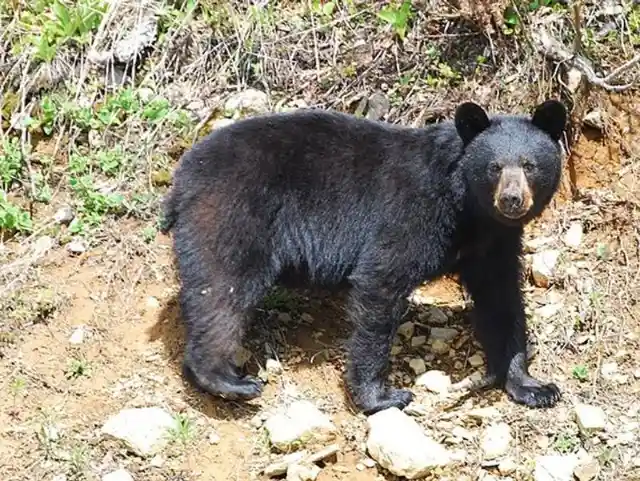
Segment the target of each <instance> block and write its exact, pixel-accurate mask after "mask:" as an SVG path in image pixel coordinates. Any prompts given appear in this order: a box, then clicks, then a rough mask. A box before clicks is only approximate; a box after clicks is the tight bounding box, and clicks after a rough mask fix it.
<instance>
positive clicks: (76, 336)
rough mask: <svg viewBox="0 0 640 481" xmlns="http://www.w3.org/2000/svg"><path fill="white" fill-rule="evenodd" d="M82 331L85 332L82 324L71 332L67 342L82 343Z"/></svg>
mask: <svg viewBox="0 0 640 481" xmlns="http://www.w3.org/2000/svg"><path fill="white" fill-rule="evenodd" d="M84 333H85V328H84V326H78V327H76V328H75V329H74V330H73V332H72V333H71V336H70V337H69V343H70V344H82V342H83V341H84Z"/></svg>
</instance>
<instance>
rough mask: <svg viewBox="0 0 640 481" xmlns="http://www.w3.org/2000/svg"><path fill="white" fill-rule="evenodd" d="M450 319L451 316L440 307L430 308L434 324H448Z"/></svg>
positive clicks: (430, 319)
mask: <svg viewBox="0 0 640 481" xmlns="http://www.w3.org/2000/svg"><path fill="white" fill-rule="evenodd" d="M448 321H449V318H448V317H447V315H446V314H445V313H444V312H443V311H442V309H440V308H439V307H432V308H431V309H430V310H429V322H431V323H433V324H446V323H447V322H448Z"/></svg>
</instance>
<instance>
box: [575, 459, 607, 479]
mask: <svg viewBox="0 0 640 481" xmlns="http://www.w3.org/2000/svg"><path fill="white" fill-rule="evenodd" d="M598 474H600V463H598V460H597V459H595V458H593V457H592V456H587V457H586V458H585V459H581V460H580V464H578V466H576V468H575V469H574V471H573V475H574V476H575V477H576V478H577V479H578V481H592V480H594V479H596V478H597V477H598Z"/></svg>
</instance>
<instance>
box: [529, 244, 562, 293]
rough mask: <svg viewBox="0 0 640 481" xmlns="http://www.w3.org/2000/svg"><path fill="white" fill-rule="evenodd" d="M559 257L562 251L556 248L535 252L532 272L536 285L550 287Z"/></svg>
mask: <svg viewBox="0 0 640 481" xmlns="http://www.w3.org/2000/svg"><path fill="white" fill-rule="evenodd" d="M559 258H560V251H558V250H555V249H550V250H545V251H542V252H537V253H535V254H533V259H532V264H531V274H532V276H533V282H534V284H535V285H536V286H538V287H545V288H546V287H549V285H550V284H551V282H552V280H553V277H554V274H555V270H556V266H557V263H558V259H559Z"/></svg>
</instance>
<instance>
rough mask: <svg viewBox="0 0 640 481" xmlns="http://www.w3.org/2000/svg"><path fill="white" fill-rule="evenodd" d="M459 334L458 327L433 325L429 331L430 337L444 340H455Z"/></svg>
mask: <svg viewBox="0 0 640 481" xmlns="http://www.w3.org/2000/svg"><path fill="white" fill-rule="evenodd" d="M457 335H458V331H457V329H453V328H451V327H432V328H431V330H430V331H429V339H440V340H441V341H444V342H451V341H453V340H454V339H455V338H456V336H457Z"/></svg>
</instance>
